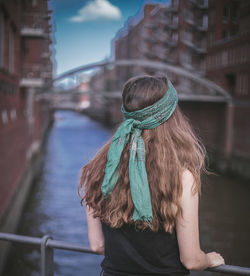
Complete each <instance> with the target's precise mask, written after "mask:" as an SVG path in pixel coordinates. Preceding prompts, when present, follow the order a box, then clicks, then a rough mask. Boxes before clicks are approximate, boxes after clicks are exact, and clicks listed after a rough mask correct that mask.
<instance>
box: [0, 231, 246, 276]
mask: <svg viewBox="0 0 250 276" xmlns="http://www.w3.org/2000/svg"><path fill="white" fill-rule="evenodd" d="M0 240H2V241H8V242H17V243H23V244H32V245H38V246H40V249H41V257H40V259H41V273H40V275H41V276H53V275H54V252H53V251H54V249H60V250H69V251H77V252H81V253H88V254H95V255H99V253H96V252H94V251H92V250H90V249H89V248H87V247H85V246H82V245H78V244H72V243H68V242H64V241H58V240H53V237H51V236H49V235H45V236H43V237H42V238H37V237H30V236H22V235H15V234H8V233H2V232H0ZM206 270H207V271H212V272H221V273H226V274H235V275H250V268H246V267H240V266H232V265H220V266H217V267H213V268H208V269H206Z"/></svg>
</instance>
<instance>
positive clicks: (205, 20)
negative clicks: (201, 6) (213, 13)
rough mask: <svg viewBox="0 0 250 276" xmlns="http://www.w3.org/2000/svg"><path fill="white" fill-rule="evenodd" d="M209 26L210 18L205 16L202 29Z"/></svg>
mask: <svg viewBox="0 0 250 276" xmlns="http://www.w3.org/2000/svg"><path fill="white" fill-rule="evenodd" d="M207 26H208V16H207V15H206V14H205V15H203V20H202V27H204V28H207Z"/></svg>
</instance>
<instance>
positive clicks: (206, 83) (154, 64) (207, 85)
mask: <svg viewBox="0 0 250 276" xmlns="http://www.w3.org/2000/svg"><path fill="white" fill-rule="evenodd" d="M111 66H113V67H125V66H127V67H128V66H138V67H140V68H148V69H153V70H158V71H162V72H166V74H167V75H168V74H175V75H176V76H178V77H183V78H185V79H188V80H190V81H192V82H194V83H196V84H197V85H198V87H199V88H198V89H197V90H198V91H197V90H196V91H194V92H192V91H191V93H190V91H189V92H188V93H187V91H185V87H177V91H178V92H179V98H180V100H184V101H212V102H230V101H231V96H230V94H229V93H228V92H227V91H226V90H225V89H223V88H222V87H220V86H218V85H217V84H215V83H214V82H212V81H210V80H208V79H206V78H204V77H202V76H199V75H197V74H195V73H193V72H190V71H188V70H186V69H184V68H181V67H179V66H175V65H170V64H166V63H162V62H158V61H148V60H141V59H123V60H105V61H101V62H96V63H91V64H87V65H83V66H79V67H77V68H74V69H71V70H69V71H66V72H64V73H62V74H60V75H59V76H57V77H55V78H54V79H53V81H52V82H51V84H50V87H51V86H53V84H54V83H56V82H57V81H61V80H63V79H65V78H68V77H72V76H74V75H77V74H79V73H81V72H85V71H89V70H91V69H96V68H108V67H111ZM47 89H48V87H47ZM104 92H105V91H104ZM117 93H119V92H117Z"/></svg>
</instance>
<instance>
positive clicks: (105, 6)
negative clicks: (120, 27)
mask: <svg viewBox="0 0 250 276" xmlns="http://www.w3.org/2000/svg"><path fill="white" fill-rule="evenodd" d="M121 16H122V15H121V11H120V10H119V8H118V7H116V6H114V5H112V4H111V3H109V1H108V0H91V1H89V2H88V3H87V4H86V5H85V6H83V7H82V8H81V9H79V10H78V12H77V15H75V16H73V17H71V18H69V21H71V22H77V23H78V22H84V21H94V20H99V19H109V20H119V19H120V18H121Z"/></svg>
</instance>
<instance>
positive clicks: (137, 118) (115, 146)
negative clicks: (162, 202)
mask: <svg viewBox="0 0 250 276" xmlns="http://www.w3.org/2000/svg"><path fill="white" fill-rule="evenodd" d="M177 102H178V97H177V93H176V90H175V88H174V87H173V85H172V83H171V82H170V81H168V90H167V92H166V93H165V95H164V96H163V97H162V98H161V99H160V100H158V101H157V102H155V103H154V104H153V105H151V106H147V107H145V108H143V109H140V110H136V111H133V112H127V111H125V110H124V107H123V106H122V112H123V116H124V122H123V123H122V124H121V126H120V127H119V128H118V130H117V131H116V133H115V135H114V137H113V139H112V142H111V144H110V148H109V152H108V156H107V164H106V169H105V176H104V180H103V183H102V186H101V190H102V193H103V195H104V196H105V197H107V196H108V195H109V194H110V193H111V192H112V190H113V189H114V187H115V185H116V183H117V180H118V178H119V172H118V166H119V163H120V158H121V155H122V152H123V149H124V147H125V146H126V144H127V143H128V141H129V138H130V135H131V134H132V136H131V141H130V150H129V153H130V157H129V182H130V189H131V196H132V200H133V203H134V213H133V220H134V221H136V220H144V221H148V222H152V219H153V214H152V206H151V198H150V191H149V185H148V178H147V172H146V167H145V145H144V141H143V139H142V136H141V132H142V130H143V129H152V128H155V127H157V126H159V125H161V124H162V123H163V122H165V121H167V120H168V119H169V117H170V116H171V115H172V114H173V112H174V110H175V108H176V105H177Z"/></svg>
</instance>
